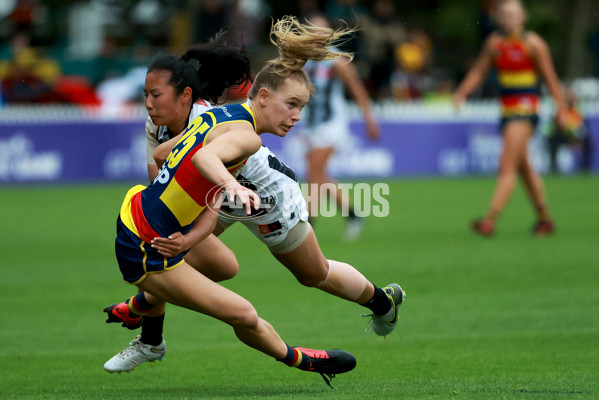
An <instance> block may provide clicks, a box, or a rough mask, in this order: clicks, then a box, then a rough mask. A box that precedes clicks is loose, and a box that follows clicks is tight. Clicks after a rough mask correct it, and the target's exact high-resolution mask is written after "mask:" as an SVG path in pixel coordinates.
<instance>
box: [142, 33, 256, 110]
mask: <svg viewBox="0 0 599 400" xmlns="http://www.w3.org/2000/svg"><path fill="white" fill-rule="evenodd" d="M151 71H168V72H170V73H171V78H170V80H169V84H170V85H171V86H173V87H174V88H175V91H176V93H177V94H178V95H180V94H181V93H183V90H184V89H185V88H186V87H190V88H191V90H192V101H193V102H194V103H195V102H196V101H197V100H198V99H206V100H208V101H210V102H211V103H213V104H217V103H218V99H219V97H220V96H221V95H222V93H223V91H224V90H225V89H226V88H228V87H231V86H236V85H242V84H246V83H248V82H252V81H253V78H252V71H251V67H250V59H249V57H248V54H247V51H246V49H245V46H241V47H238V46H233V45H229V44H227V43H226V42H225V41H224V34H222V33H221V34H219V35H217V36H216V37H215V38H214V39H213V40H212V41H210V42H209V43H201V44H196V45H194V46H192V47H191V48H190V49H189V50H187V52H186V53H185V54H183V56H181V57H175V56H162V57H159V58H157V59H156V60H154V61H153V62H152V63H151V64H150V67H149V68H148V72H151Z"/></svg>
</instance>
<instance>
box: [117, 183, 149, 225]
mask: <svg viewBox="0 0 599 400" xmlns="http://www.w3.org/2000/svg"><path fill="white" fill-rule="evenodd" d="M145 188H146V187H145V186H142V185H137V186H133V187H132V188H131V189H129V191H128V192H127V195H126V196H125V200H123V204H122V205H121V221H123V224H125V226H126V227H127V228H129V230H131V232H133V233H135V235H136V236H138V237H139V232H138V231H137V228H136V227H135V224H134V223H133V216H132V215H131V199H132V198H133V196H135V195H136V194H137V193H139V192H141V191H142V190H144V189H145Z"/></svg>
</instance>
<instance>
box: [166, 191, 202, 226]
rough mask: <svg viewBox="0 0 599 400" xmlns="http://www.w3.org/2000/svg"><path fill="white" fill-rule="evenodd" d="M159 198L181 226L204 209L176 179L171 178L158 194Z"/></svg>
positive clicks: (190, 221)
mask: <svg viewBox="0 0 599 400" xmlns="http://www.w3.org/2000/svg"><path fill="white" fill-rule="evenodd" d="M160 200H162V202H163V203H164V204H165V205H166V206H167V207H168V208H169V210H170V211H171V212H172V213H173V215H174V216H175V218H177V221H179V224H180V225H181V226H187V225H189V224H191V223H192V222H193V221H194V220H195V219H196V218H197V216H198V215H200V212H202V210H203V209H204V207H202V206H200V205H199V204H198V203H196V201H195V200H194V199H193V198H191V196H189V195H188V194H187V192H186V191H185V190H183V188H182V187H181V186H180V185H179V183H178V182H177V179H173V180H171V182H170V183H169V184H168V187H167V188H166V189H165V190H164V192H163V193H162V195H160Z"/></svg>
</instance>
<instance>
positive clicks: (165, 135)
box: [112, 35, 404, 371]
mask: <svg viewBox="0 0 599 400" xmlns="http://www.w3.org/2000/svg"><path fill="white" fill-rule="evenodd" d="M223 38H224V36H223V35H221V36H219V37H218V38H216V40H214V41H212V42H210V43H207V44H202V45H197V46H194V48H192V49H190V50H189V51H187V52H186V54H185V55H184V56H183V57H181V58H179V57H173V56H163V57H160V58H158V59H157V60H155V61H154V62H153V63H152V64H151V65H150V67H149V69H148V76H147V79H146V85H145V91H146V106H147V109H148V113H149V114H150V117H148V121H147V123H146V133H147V143H148V173H149V176H150V178H151V180H153V179H154V178H155V177H156V176H157V175H158V167H157V166H156V163H155V161H154V158H153V157H156V158H157V159H158V160H159V166H161V165H162V164H163V163H164V161H165V159H166V157H167V155H168V154H169V153H170V150H171V149H172V147H173V146H174V145H175V143H176V142H177V141H178V140H179V139H180V137H181V136H182V134H179V135H175V136H173V134H172V132H176V131H179V130H180V129H181V126H182V125H184V124H187V123H189V122H188V121H192V120H194V119H195V118H196V117H197V116H198V115H199V114H201V113H202V112H204V111H207V110H209V109H210V108H212V106H211V104H210V103H209V102H208V101H207V100H209V101H210V102H212V103H217V102H218V99H219V97H220V96H221V94H222V93H223V90H224V88H228V87H229V86H230V85H235V84H238V83H241V82H244V81H248V80H250V79H251V77H250V76H249V75H248V74H249V72H248V71H249V59H248V58H247V55H246V53H245V51H244V49H243V48H239V47H236V46H233V45H227V44H226V42H225V41H224V39H223ZM191 61H194V62H195V61H197V64H198V65H199V66H200V68H199V69H198V71H197V72H195V70H192V69H191V66H190V65H189V62H191ZM221 63H227V64H228V68H226V69H223V68H219V65H220V64H221ZM190 71H193V72H190ZM159 72H160V73H159ZM156 78H158V79H156ZM205 82H210V84H209V85H208V86H207V85H206V84H205ZM198 98H200V99H199V100H198ZM204 99H206V100H204ZM153 121H156V122H157V123H164V124H165V125H163V126H158V127H157V126H156V125H154V122H153ZM159 142H162V143H163V144H161V145H160V146H159V147H158V143H159ZM237 180H238V181H240V182H241V183H242V184H243V185H245V186H248V187H251V188H253V189H254V190H257V188H260V189H262V188H266V189H267V192H268V193H267V194H268V195H272V194H274V196H275V197H276V200H275V202H274V203H272V202H270V203H269V204H270V206H271V207H273V209H272V210H269V211H268V212H266V210H265V209H262V208H261V209H260V210H258V211H257V212H255V213H254V214H256V215H253V217H252V218H248V217H247V215H246V214H245V210H242V211H241V212H238V213H235V212H234V211H230V212H228V213H226V214H225V213H223V212H221V214H220V215H219V220H218V222H217V226H216V228H215V230H214V232H215V233H216V234H217V235H220V233H222V232H223V231H224V230H225V229H227V228H228V227H229V226H231V225H232V224H233V223H234V222H236V221H237V220H239V221H241V222H242V223H243V224H244V225H245V226H246V227H247V228H248V229H249V230H250V231H251V232H252V233H254V235H255V236H256V237H258V239H260V240H261V241H262V242H263V243H264V244H265V245H266V246H267V247H268V248H269V250H270V251H271V253H272V254H273V255H274V256H275V258H277V260H279V261H280V262H281V263H282V264H283V265H285V266H286V267H287V268H288V269H289V270H290V271H291V272H292V273H293V275H294V276H295V277H296V278H297V280H298V281H299V282H300V283H302V284H304V285H306V286H310V287H317V288H319V289H321V290H323V291H325V292H327V293H330V294H333V295H336V296H338V297H340V298H343V299H347V300H350V301H353V302H356V303H358V304H362V305H364V306H366V307H368V308H369V309H370V310H371V312H372V314H369V315H368V316H370V317H371V318H372V321H373V324H372V328H373V330H374V332H375V333H376V334H378V335H382V336H384V335H387V334H389V333H390V332H391V331H392V330H393V329H394V328H395V327H396V325H397V312H398V310H399V306H400V304H401V303H402V300H403V296H404V293H403V290H401V288H400V287H399V285H397V284H390V285H388V286H387V287H385V288H382V289H381V288H377V287H375V286H374V285H373V284H372V283H370V282H369V281H368V280H367V279H366V278H365V277H364V276H363V275H362V274H361V273H359V272H358V271H357V270H356V269H355V268H353V267H352V266H351V265H349V264H346V263H342V262H339V261H335V260H328V259H327V258H326V257H325V256H324V255H323V253H322V250H321V249H320V247H319V245H318V241H317V239H316V236H315V234H314V231H313V230H312V228H311V226H310V224H309V223H308V222H307V215H308V212H307V209H306V203H305V201H304V199H303V196H302V192H301V190H300V188H299V185H298V184H297V178H296V175H295V173H294V172H293V171H292V170H291V169H290V168H289V167H287V166H286V165H285V164H283V163H282V162H280V161H279V160H278V159H277V158H276V157H275V155H274V154H273V153H271V152H270V151H269V150H268V149H267V148H266V147H264V146H263V147H261V148H260V150H258V152H257V153H256V154H254V155H252V156H250V157H249V158H248V160H247V162H246V164H245V166H244V168H243V170H242V171H241V173H240V174H239V175H238V177H237ZM268 200H269V199H268V196H267V197H266V198H265V199H264V201H265V202H267V201H268ZM265 227H268V229H264V228H265ZM153 245H154V248H155V249H157V250H158V251H159V252H161V254H162V255H164V256H167V257H175V256H176V255H178V254H179V253H181V252H184V251H186V250H187V249H188V247H186V246H188V245H187V244H186V243H185V241H184V240H183V236H182V235H172V238H157V239H155V240H154V243H153ZM185 261H186V262H187V263H189V264H190V265H192V266H193V267H194V268H195V269H197V270H199V271H200V272H202V273H203V274H204V275H206V276H207V277H209V278H210V279H212V280H214V281H222V280H225V279H230V278H232V277H233V276H235V274H236V273H237V271H238V270H239V265H238V263H237V260H236V258H235V255H234V254H233V252H232V251H231V250H230V249H229V248H228V247H226V246H225V245H224V244H223V243H222V242H221V241H220V240H219V239H217V238H216V237H215V236H214V235H212V234H211V235H209V236H208V237H207V238H206V239H204V240H202V241H201V242H199V243H198V244H196V245H194V246H192V247H191V249H189V252H187V254H186V255H185ZM164 312H165V310H164V304H161V305H156V306H155V307H154V308H153V309H152V311H151V312H149V313H146V314H145V315H144V317H143V320H142V321H143V322H142V323H141V326H142V333H141V336H140V337H139V340H138V341H136V342H135V343H134V344H133V345H131V346H129V348H128V349H126V351H124V352H122V353H121V354H120V355H117V356H115V357H116V361H118V367H117V366H112V368H113V369H118V370H119V371H128V370H131V369H133V368H134V367H135V366H137V365H139V364H140V363H142V362H145V361H151V360H152V359H154V358H155V357H156V356H155V355H153V354H152V353H151V352H148V351H145V350H147V349H146V347H150V346H156V345H159V344H160V343H161V341H162V340H163V337H162V334H163V323H164ZM138 320H141V318H138ZM390 322H392V323H390ZM137 325H138V323H136V324H135V325H133V326H128V327H129V328H135V327H136V326H137Z"/></svg>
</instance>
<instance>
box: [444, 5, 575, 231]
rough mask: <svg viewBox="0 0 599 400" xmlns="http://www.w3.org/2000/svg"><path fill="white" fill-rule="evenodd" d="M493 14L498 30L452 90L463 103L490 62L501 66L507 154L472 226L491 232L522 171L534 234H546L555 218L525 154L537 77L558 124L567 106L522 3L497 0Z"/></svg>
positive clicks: (536, 101) (535, 118)
mask: <svg viewBox="0 0 599 400" xmlns="http://www.w3.org/2000/svg"><path fill="white" fill-rule="evenodd" d="M495 17H496V21H497V23H498V25H499V30H498V31H496V32H494V33H492V34H491V35H490V36H489V38H488V39H487V40H486V42H485V44H484V46H483V49H482V51H481V53H480V55H479V56H478V58H477V60H476V62H475V63H474V65H473V66H472V68H471V69H470V71H468V74H467V75H466V77H465V78H464V80H463V81H462V83H461V84H460V85H459V86H458V88H457V89H456V91H455V94H454V104H455V105H456V107H459V106H460V105H461V104H462V103H463V102H464V101H465V99H466V97H468V95H469V94H470V93H471V92H472V91H473V90H474V89H475V88H476V87H477V86H478V85H480V84H481V83H482V82H483V80H484V79H485V77H486V76H487V73H488V70H489V68H490V67H491V65H494V66H495V68H496V69H497V72H498V79H499V85H500V87H501V132H502V139H503V153H502V155H501V160H500V166H499V174H498V177H497V183H496V186H495V191H494V193H493V197H492V199H491V204H490V207H489V210H488V211H487V213H486V214H485V216H484V217H483V218H481V219H478V220H476V221H474V223H473V224H472V229H473V230H474V231H475V232H476V233H478V234H481V235H483V236H491V235H493V233H494V231H495V222H496V220H497V218H498V217H499V215H500V213H501V211H502V210H503V209H504V207H505V206H506V204H507V202H508V201H509V198H510V196H511V194H512V192H513V190H514V188H515V186H516V175H517V174H519V175H520V177H521V178H522V182H523V183H524V185H525V187H526V191H527V193H528V195H529V197H530V200H531V202H532V203H533V205H534V207H535V210H536V214H537V221H536V223H535V225H534V226H533V233H534V234H535V235H537V236H545V235H548V234H551V233H552V232H553V230H554V223H553V220H552V219H551V216H550V215H549V212H548V210H547V203H546V198H545V192H544V188H543V182H542V180H541V177H540V176H539V175H538V174H537V173H536V172H535V171H534V170H533V168H532V165H531V163H530V160H529V158H528V153H527V152H528V141H529V139H530V138H531V136H532V135H533V133H534V131H535V126H536V124H537V121H538V108H539V98H538V85H539V77H541V78H543V80H544V81H545V83H546V84H547V87H548V89H549V92H550V93H551V96H552V97H553V99H554V101H555V104H556V107H557V116H556V120H557V121H558V123H559V124H562V125H563V124H564V123H565V120H566V113H567V107H566V105H565V101H564V95H563V92H562V89H561V86H560V83H559V80H558V78H557V75H556V73H555V69H554V67H553V62H552V61H551V53H550V51H549V48H548V46H547V44H546V42H545V41H544V40H543V39H542V38H541V37H540V36H539V35H537V34H536V33H534V32H530V31H525V30H524V22H525V20H526V13H525V10H524V6H523V5H522V3H521V2H520V1H519V0H503V1H499V2H498V4H497V6H496V8H495Z"/></svg>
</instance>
